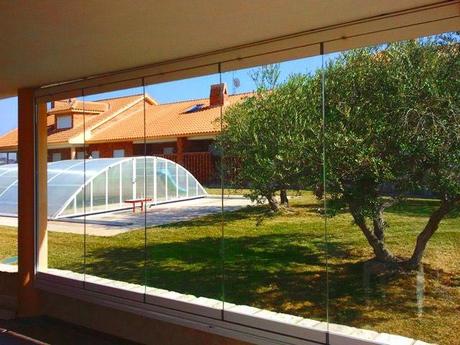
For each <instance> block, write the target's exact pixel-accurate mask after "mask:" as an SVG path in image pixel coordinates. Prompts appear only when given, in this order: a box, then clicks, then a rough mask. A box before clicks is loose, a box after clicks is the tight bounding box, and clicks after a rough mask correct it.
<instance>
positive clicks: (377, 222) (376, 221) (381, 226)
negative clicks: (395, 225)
mask: <svg viewBox="0 0 460 345" xmlns="http://www.w3.org/2000/svg"><path fill="white" fill-rule="evenodd" d="M372 223H373V225H374V235H375V237H377V239H378V240H379V241H381V242H383V243H385V221H384V220H383V207H381V208H379V210H378V211H377V214H376V215H375V216H374V217H373V218H372Z"/></svg>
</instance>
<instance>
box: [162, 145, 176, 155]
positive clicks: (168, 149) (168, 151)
mask: <svg viewBox="0 0 460 345" xmlns="http://www.w3.org/2000/svg"><path fill="white" fill-rule="evenodd" d="M173 153H174V147H165V148H163V154H165V155H172V154H173Z"/></svg>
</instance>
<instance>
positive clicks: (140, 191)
mask: <svg viewBox="0 0 460 345" xmlns="http://www.w3.org/2000/svg"><path fill="white" fill-rule="evenodd" d="M144 175H145V159H144V158H136V198H145V190H144V188H145V181H144V180H145V178H144Z"/></svg>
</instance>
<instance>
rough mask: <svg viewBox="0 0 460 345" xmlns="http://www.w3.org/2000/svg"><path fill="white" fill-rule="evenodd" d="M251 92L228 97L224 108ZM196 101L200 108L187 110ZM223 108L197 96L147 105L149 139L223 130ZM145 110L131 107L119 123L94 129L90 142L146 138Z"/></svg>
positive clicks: (197, 134) (198, 134)
mask: <svg viewBox="0 0 460 345" xmlns="http://www.w3.org/2000/svg"><path fill="white" fill-rule="evenodd" d="M247 95H248V94H239V95H233V96H229V98H228V101H227V102H226V104H225V106H224V108H225V107H228V106H229V105H231V104H234V103H236V102H238V101H240V100H241V99H242V98H244V97H246V96H247ZM197 104H203V108H202V109H201V110H198V111H195V112H191V113H186V111H187V110H189V109H190V108H192V107H193V106H195V105H197ZM219 119H220V107H209V99H208V98H204V99H196V100H190V101H182V102H176V103H167V104H159V105H147V106H146V112H145V126H146V128H145V135H146V138H147V139H148V140H153V139H161V138H167V137H184V136H200V135H210V134H217V133H218V132H219V131H220V123H219ZM143 138H144V112H143V108H142V106H141V105H140V104H139V106H138V107H136V108H133V109H131V111H130V112H126V113H124V114H123V117H120V118H119V119H118V121H116V122H112V121H110V122H107V124H106V125H104V126H100V127H99V128H97V129H96V130H94V131H92V135H91V138H90V139H89V140H88V142H105V141H126V140H143Z"/></svg>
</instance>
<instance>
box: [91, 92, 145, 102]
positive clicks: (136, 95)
mask: <svg viewBox="0 0 460 345" xmlns="http://www.w3.org/2000/svg"><path fill="white" fill-rule="evenodd" d="M145 95H146V96H148V97H150V96H149V95H148V94H145ZM141 96H144V94H143V93H137V94H135V95H129V96H118V97H113V98H103V99H98V100H97V101H88V102H104V101H113V100H115V99H121V98H128V97H141ZM150 98H152V97H150ZM152 99H153V98H152ZM84 102H86V101H84Z"/></svg>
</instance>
